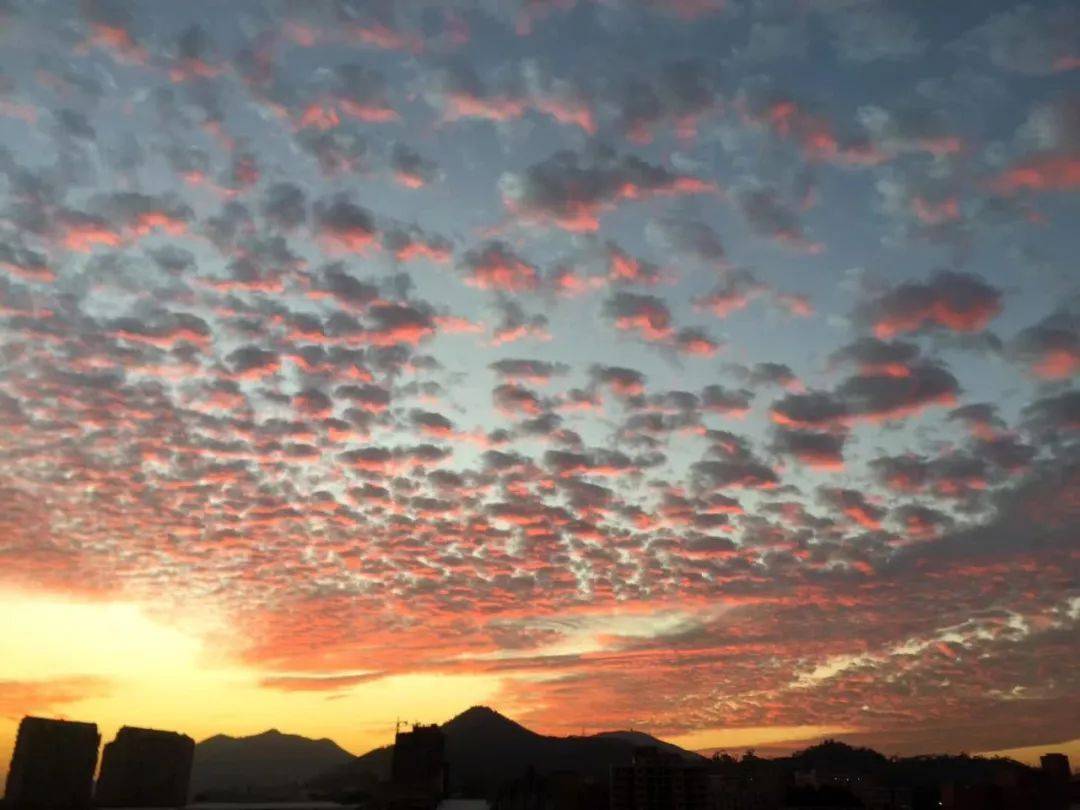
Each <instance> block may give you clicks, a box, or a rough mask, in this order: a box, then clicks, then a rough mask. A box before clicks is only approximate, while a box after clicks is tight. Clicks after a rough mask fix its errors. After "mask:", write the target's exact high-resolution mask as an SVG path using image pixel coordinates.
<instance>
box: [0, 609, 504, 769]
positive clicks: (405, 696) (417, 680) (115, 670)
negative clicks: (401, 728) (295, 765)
mask: <svg viewBox="0 0 1080 810" xmlns="http://www.w3.org/2000/svg"><path fill="white" fill-rule="evenodd" d="M0 613H3V615H7V616H17V617H18V621H16V622H14V623H13V625H14V626H13V627H12V628H10V629H9V630H8V631H7V632H5V633H4V634H3V636H2V637H0V660H2V661H3V662H4V665H3V672H2V674H0V682H7V683H9V684H21V685H26V686H27V687H30V686H34V685H37V686H39V689H38V690H37V691H38V693H39V697H35V695H34V694H33V693H26V692H27V691H28V690H20V691H21V692H23V693H24V694H22V696H21V701H20V702H21V703H22V704H23V705H22V706H17V705H11V704H13V703H14V702H15V701H14V700H13V699H12V700H3V701H2V702H0V710H2V712H3V714H4V716H3V717H2V718H0V756H2V757H3V762H2V765H0V768H2V769H3V770H4V771H6V768H7V764H8V759H9V758H10V751H11V744H12V740H13V738H14V735H15V730H16V728H17V726H18V721H19V719H20V717H21V716H22V715H23V714H41V715H45V716H55V717H66V718H70V719H73V720H85V721H90V722H95V723H97V724H98V727H99V729H100V731H101V734H102V738H103V740H104V741H107V740H110V739H112V737H113V735H114V734H115V733H116V730H117V729H118V728H119V727H120V726H122V725H135V726H147V727H152V728H163V729H170V730H175V731H182V732H184V733H185V734H189V735H191V736H192V737H194V738H195V739H196V740H201V739H204V738H206V737H208V736H211V735H213V734H218V733H224V734H231V735H247V734H255V733H258V732H261V731H265V730H266V729H268V728H272V727H273V728H278V729H279V730H281V731H285V732H290V733H294V734H302V735H304V736H308V737H330V738H331V739H333V740H334V741H335V742H337V743H338V744H339V745H341V746H342V747H343V748H345V749H346V750H348V751H351V752H353V753H363V752H364V751H366V750H368V749H370V748H374V747H376V746H378V745H385V744H386V743H388V742H390V741H391V739H392V736H393V729H394V722H395V720H396V717H397V713H401V716H402V719H408V720H423V721H428V722H432V721H440V722H441V721H443V720H446V719H448V718H449V717H450V716H452V715H453V714H455V713H456V712H459V711H461V710H463V709H465V708H467V707H468V706H470V705H473V704H476V703H484V702H488V701H490V700H491V698H492V697H493V696H494V695H495V694H496V692H497V691H498V688H499V679H498V678H496V677H494V676H489V675H442V674H440V675H429V674H424V675H397V676H391V677H387V678H383V679H380V680H376V681H371V682H369V683H361V684H358V685H355V686H353V687H350V688H349V689H348V690H347V691H342V692H325V691H293V692H289V691H282V690H278V689H272V688H266V687H263V686H260V685H259V680H260V678H261V677H263V676H265V675H267V674H268V673H265V672H261V671H258V670H256V669H254V668H252V667H248V666H244V665H242V664H238V663H235V662H230V661H227V660H224V659H221V658H213V657H211V656H210V655H209V654H207V650H206V648H205V646H204V643H203V641H202V640H201V639H200V637H199V636H198V635H197V634H196V632H189V631H188V630H185V629H184V627H182V626H169V625H166V624H165V623H163V622H161V621H156V620H154V619H152V618H150V617H149V616H148V615H147V613H146V611H145V610H143V609H142V608H140V607H139V606H138V605H135V604H132V603H119V602H79V601H73V600H71V599H67V598H63V597H54V596H44V595H37V594H28V593H18V592H11V591H0ZM190 627H191V630H192V631H195V630H202V631H208V630H209V627H210V625H209V623H208V622H205V620H204V619H200V620H199V621H196V620H192V621H191V623H190ZM56 692H61V693H75V694H76V695H81V694H83V693H85V695H84V696H77V697H76V699H61V700H52V701H51V705H50V696H51V695H52V696H53V697H55V695H54V693H56ZM71 696H72V695H71V694H67V697H68V698H70V697H71ZM0 700H2V699H0ZM35 703H36V704H37V705H34V704H35Z"/></svg>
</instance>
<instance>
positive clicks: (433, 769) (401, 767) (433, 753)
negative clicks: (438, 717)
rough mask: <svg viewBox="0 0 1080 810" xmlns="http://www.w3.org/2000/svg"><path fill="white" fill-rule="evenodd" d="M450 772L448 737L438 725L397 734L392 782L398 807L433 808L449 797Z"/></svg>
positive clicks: (391, 772)
mask: <svg viewBox="0 0 1080 810" xmlns="http://www.w3.org/2000/svg"><path fill="white" fill-rule="evenodd" d="M449 777H450V769H449V767H448V766H447V763H446V735H444V734H443V730H442V729H441V728H439V727H438V726H436V725H430V726H421V725H416V726H413V728H412V730H411V731H398V732H397V734H395V735H394V754H393V760H392V762H391V765H390V780H391V783H392V785H393V787H394V791H395V795H396V799H395V800H394V802H393V803H392V806H393V807H395V808H397V807H401V808H409V810H412V808H426V807H434V806H435V805H436V804H438V802H439V800H440V799H442V798H443V797H445V796H446V792H447V787H448V785H449Z"/></svg>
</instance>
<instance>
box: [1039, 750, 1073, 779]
mask: <svg viewBox="0 0 1080 810" xmlns="http://www.w3.org/2000/svg"><path fill="white" fill-rule="evenodd" d="M1039 765H1040V766H1041V767H1042V772H1043V773H1044V774H1046V775H1047V776H1049V777H1050V778H1051V779H1061V780H1063V781H1068V780H1069V779H1070V778H1071V777H1072V769H1071V768H1070V767H1069V757H1068V756H1067V755H1065V754H1043V755H1042V756H1041V757H1040V758H1039Z"/></svg>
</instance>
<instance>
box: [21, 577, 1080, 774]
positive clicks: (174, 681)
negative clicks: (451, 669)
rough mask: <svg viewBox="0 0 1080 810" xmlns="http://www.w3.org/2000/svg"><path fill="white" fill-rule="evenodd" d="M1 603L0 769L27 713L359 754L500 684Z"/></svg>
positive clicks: (768, 736) (686, 738)
mask: <svg viewBox="0 0 1080 810" xmlns="http://www.w3.org/2000/svg"><path fill="white" fill-rule="evenodd" d="M0 612H2V613H3V614H4V615H7V616H16V617H18V620H17V621H15V622H13V623H12V626H11V627H10V628H8V630H7V631H6V632H5V633H4V634H3V635H2V636H0V660H2V661H3V662H4V665H3V672H2V673H0V683H2V684H4V685H5V686H6V687H7V688H6V689H5V690H4V691H5V693H6V696H4V697H0V714H2V717H0V778H2V775H4V774H6V769H7V765H8V761H9V759H10V755H11V747H12V744H13V740H14V735H15V731H16V728H17V726H18V721H19V719H20V717H21V716H22V715H23V714H40V715H44V716H53V717H65V718H69V719H73V720H85V721H90V722H95V723H97V724H98V727H99V729H100V731H101V734H102V738H103V741H108V740H110V739H112V737H113V736H114V735H115V733H116V731H117V729H118V728H119V727H120V726H122V725H125V724H126V725H136V726H146V727H152V728H163V729H170V730H176V731H182V732H184V733H186V734H189V735H191V736H192V737H194V738H195V739H196V740H201V739H205V738H206V737H208V736H211V735H213V734H218V733H224V734H231V735H234V736H243V735H248V734H256V733H259V732H261V731H265V730H266V729H268V728H272V727H273V728H278V729H279V730H281V731H284V732H288V733H294V734H302V735H304V736H308V737H316V738H318V737H329V738H331V739H333V740H334V741H335V742H337V743H338V744H339V745H341V746H342V747H343V748H345V749H346V750H348V751H351V752H353V753H357V754H359V753H363V752H364V751H367V750H369V749H371V748H374V747H376V746H379V745H384V744H386V743H388V742H390V740H391V739H392V733H393V728H394V722H395V720H396V719H397V718H398V717H399V716H400V717H401V719H404V720H410V721H411V720H422V721H427V722H432V721H440V722H441V721H443V720H446V719H448V718H449V717H451V716H452V715H453V714H455V713H457V712H459V711H461V710H463V709H464V708H466V707H468V706H470V705H474V704H479V703H490V702H492V700H493V698H495V697H496V696H497V695H498V694H499V692H500V688H501V686H502V681H501V679H500V678H499V677H497V676H493V675H468V674H457V675H445V674H423V675H396V676H390V677H386V678H382V679H379V680H374V681H370V682H364V683H359V684H356V685H353V686H351V687H348V688H347V689H345V690H342V691H333V692H328V691H282V690H278V689H273V688H267V687H265V686H261V685H260V680H261V678H263V677H265V676H267V675H269V674H279V673H268V672H265V671H260V670H258V669H256V668H254V667H251V666H247V665H244V664H241V663H237V662H235V661H229V660H228V659H227V658H225V657H220V656H213V655H211V654H210V652H209V651H208V649H207V644H206V642H205V640H204V639H205V638H206V636H207V635H212V634H214V633H219V632H220V628H219V627H217V626H216V625H215V623H214V621H213V619H212V617H209V616H205V615H192V616H186V617H184V620H183V621H182V622H173V623H166V622H165V621H163V620H160V619H155V618H152V617H151V616H150V615H149V613H148V611H147V610H146V609H144V608H143V607H140V606H139V605H137V604H134V603H131V602H104V601H78V600H74V599H71V598H67V597H62V596H53V595H44V594H36V593H27V592H17V591H3V590H0ZM853 731H856V729H853V728H849V727H845V726H806V725H803V726H762V727H747V728H722V727H717V728H704V729H699V730H695V731H692V732H688V733H686V734H681V735H675V736H669V737H668V739H669V741H670V742H673V743H675V744H677V745H680V746H682V747H684V748H688V749H692V750H707V749H729V750H736V751H737V750H741V749H745V748H752V747H755V746H769V745H780V746H785V747H787V746H792V747H793V746H796V745H798V744H804V743H805V744H810V743H812V742H813V741H814V740H816V739H820V738H822V737H825V736H840V735H843V734H845V733H850V732H853ZM1051 748H1052V749H1053V750H1062V751H1065V752H1066V753H1069V754H1070V755H1071V756H1072V757H1073V758H1074V759H1080V740H1073V741H1072V742H1070V743H1065V744H1061V745H1057V746H1050V747H1048V746H1045V745H1044V746H1033V747H1030V748H1021V749H1011V750H1009V751H999V752H989V753H992V754H999V755H1003V756H1012V757H1015V758H1017V759H1020V760H1022V761H1027V762H1037V761H1038V757H1039V755H1040V754H1042V753H1045V752H1046V751H1047V750H1050V749H1051Z"/></svg>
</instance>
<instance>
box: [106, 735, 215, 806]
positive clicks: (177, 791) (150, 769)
mask: <svg viewBox="0 0 1080 810" xmlns="http://www.w3.org/2000/svg"><path fill="white" fill-rule="evenodd" d="M194 756H195V741H194V740H193V739H191V737H188V736H187V735H185V734H177V733H176V732H174V731H156V730H154V729H149V728H131V727H129V726H124V727H123V728H122V729H120V731H119V732H118V733H117V735H116V739H115V740H113V741H112V742H111V743H108V744H107V745H106V746H105V748H104V750H103V751H102V753H101V773H100V775H99V776H98V783H97V789H96V790H95V791H94V803H95V804H97V805H98V806H99V807H182V806H183V805H185V804H187V797H188V783H189V782H190V780H191V763H192V759H193V758H194Z"/></svg>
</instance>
